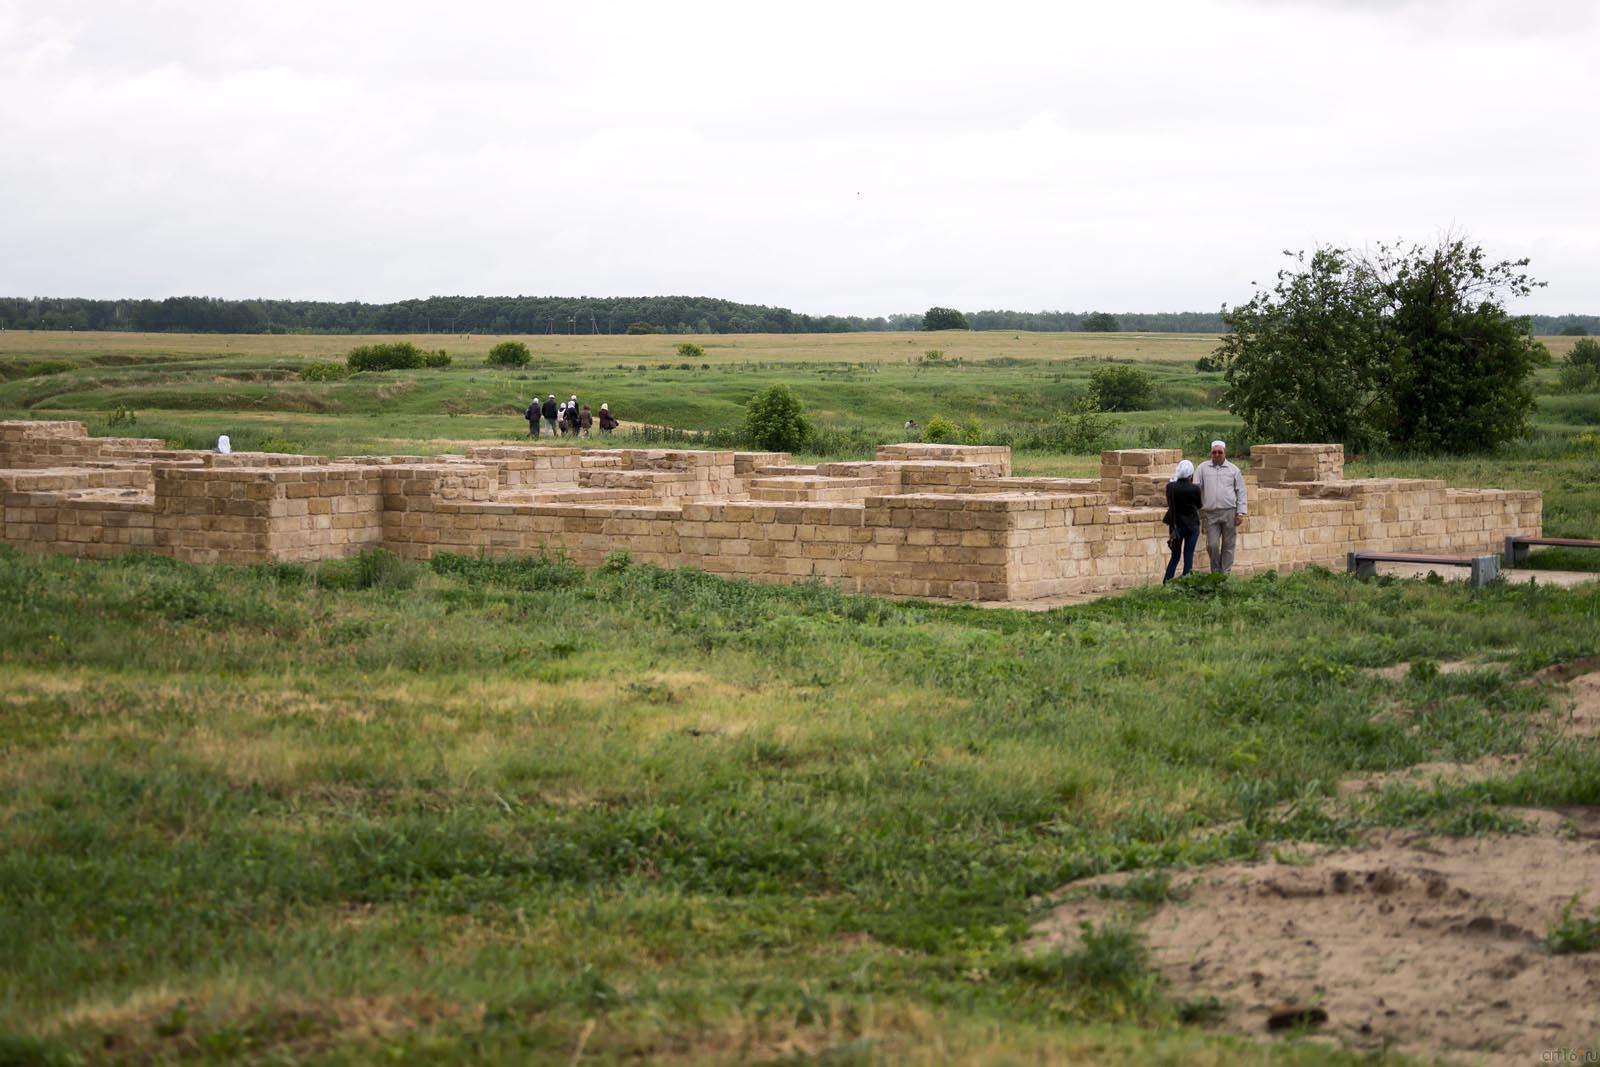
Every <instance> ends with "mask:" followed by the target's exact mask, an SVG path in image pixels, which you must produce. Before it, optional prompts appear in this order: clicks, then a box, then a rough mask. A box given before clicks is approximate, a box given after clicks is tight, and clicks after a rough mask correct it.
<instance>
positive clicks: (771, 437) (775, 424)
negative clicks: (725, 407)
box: [742, 382, 812, 452]
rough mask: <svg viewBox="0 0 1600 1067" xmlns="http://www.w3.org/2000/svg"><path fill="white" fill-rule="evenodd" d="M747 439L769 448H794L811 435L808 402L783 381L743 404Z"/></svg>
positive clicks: (756, 444)
mask: <svg viewBox="0 0 1600 1067" xmlns="http://www.w3.org/2000/svg"><path fill="white" fill-rule="evenodd" d="M742 430H743V435H744V438H745V440H747V441H749V442H750V444H751V445H753V446H754V447H756V448H761V449H765V450H767V451H770V452H792V451H794V450H795V449H797V448H799V447H800V446H801V445H802V444H804V443H805V440H806V438H808V437H810V436H811V431H812V427H811V420H810V419H808V418H806V409H805V405H804V404H803V403H801V401H800V398H799V397H797V396H795V395H794V394H793V393H792V392H790V391H789V387H788V386H787V385H784V384H782V383H781V382H780V383H778V384H775V385H769V386H767V387H766V388H765V389H763V390H761V392H759V393H757V394H756V395H755V396H753V397H751V398H750V401H749V403H747V404H746V405H745V408H744V425H743V427H742Z"/></svg>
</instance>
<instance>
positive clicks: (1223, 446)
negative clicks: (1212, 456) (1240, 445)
mask: <svg viewBox="0 0 1600 1067" xmlns="http://www.w3.org/2000/svg"><path fill="white" fill-rule="evenodd" d="M1219 448H1220V449H1222V450H1223V451H1224V452H1226V451H1227V450H1228V446H1227V444H1226V443H1225V442H1223V441H1222V440H1221V439H1220V438H1219V439H1217V440H1215V441H1212V442H1211V451H1213V452H1215V451H1216V450H1217V449H1219Z"/></svg>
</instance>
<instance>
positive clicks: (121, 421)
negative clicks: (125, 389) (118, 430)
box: [106, 404, 139, 426]
mask: <svg viewBox="0 0 1600 1067" xmlns="http://www.w3.org/2000/svg"><path fill="white" fill-rule="evenodd" d="M138 421H139V416H138V415H136V414H135V413H134V410H133V409H132V408H130V407H129V406H128V405H126V404H118V405H117V406H116V409H115V410H114V411H112V412H111V417H110V418H108V419H107V420H106V422H107V423H109V424H110V425H112V426H132V425H133V424H134V423H136V422H138Z"/></svg>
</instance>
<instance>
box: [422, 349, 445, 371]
mask: <svg viewBox="0 0 1600 1067" xmlns="http://www.w3.org/2000/svg"><path fill="white" fill-rule="evenodd" d="M422 365H423V366H424V367H448V366H449V365H450V353H448V352H446V351H445V350H444V349H442V348H441V349H438V350H437V351H434V352H424V353H423V354H422Z"/></svg>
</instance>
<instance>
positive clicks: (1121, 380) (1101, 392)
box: [1089, 364, 1155, 411]
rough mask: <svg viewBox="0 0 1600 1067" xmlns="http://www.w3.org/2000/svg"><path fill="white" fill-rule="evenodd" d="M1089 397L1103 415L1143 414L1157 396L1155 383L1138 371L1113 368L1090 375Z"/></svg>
mask: <svg viewBox="0 0 1600 1067" xmlns="http://www.w3.org/2000/svg"><path fill="white" fill-rule="evenodd" d="M1089 393H1090V395H1091V396H1093V397H1094V401H1095V406H1096V407H1098V408H1099V409H1100V410H1101V411H1142V410H1144V409H1145V408H1148V407H1149V406H1150V401H1151V399H1152V398H1153V397H1154V395H1155V381H1154V379H1152V378H1151V377H1150V375H1148V374H1146V373H1145V372H1144V371H1142V370H1140V369H1139V368H1138V367H1124V366H1118V365H1116V364H1113V365H1111V366H1109V367H1099V368H1097V369H1096V370H1095V372H1094V373H1093V374H1091V375H1089Z"/></svg>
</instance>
